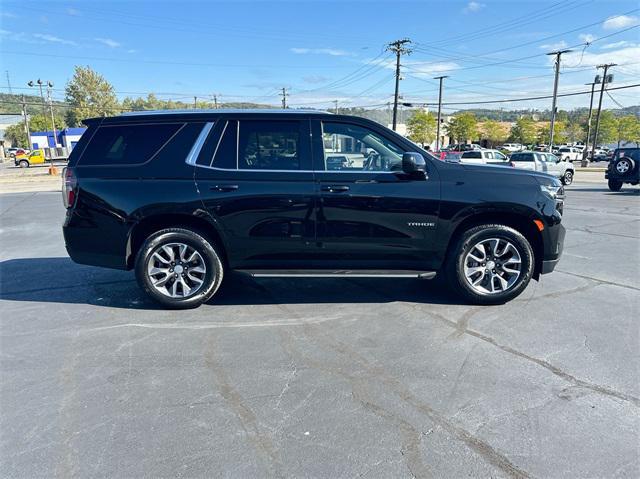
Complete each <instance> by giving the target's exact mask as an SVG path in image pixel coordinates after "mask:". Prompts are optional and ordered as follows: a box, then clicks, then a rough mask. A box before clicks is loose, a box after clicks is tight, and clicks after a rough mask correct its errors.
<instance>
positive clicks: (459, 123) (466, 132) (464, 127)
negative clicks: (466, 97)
mask: <svg viewBox="0 0 640 479" xmlns="http://www.w3.org/2000/svg"><path fill="white" fill-rule="evenodd" d="M447 133H448V134H449V136H451V137H452V138H453V139H454V140H455V141H457V142H462V141H467V140H474V139H475V138H476V137H477V136H478V120H477V119H476V116H475V115H474V114H473V113H469V112H465V113H459V114H457V115H456V116H455V117H453V118H452V119H451V121H450V122H449V124H448V125H447Z"/></svg>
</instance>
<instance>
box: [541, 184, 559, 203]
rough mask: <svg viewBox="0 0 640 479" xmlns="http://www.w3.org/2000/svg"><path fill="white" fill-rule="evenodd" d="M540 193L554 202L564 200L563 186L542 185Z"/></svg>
mask: <svg viewBox="0 0 640 479" xmlns="http://www.w3.org/2000/svg"><path fill="white" fill-rule="evenodd" d="M540 191H542V194H543V195H546V196H548V197H549V198H551V199H552V200H558V199H564V188H563V187H562V185H560V186H557V185H540Z"/></svg>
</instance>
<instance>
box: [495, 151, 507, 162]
mask: <svg viewBox="0 0 640 479" xmlns="http://www.w3.org/2000/svg"><path fill="white" fill-rule="evenodd" d="M493 154H494V156H495V157H496V160H503V161H505V160H506V159H507V157H506V156H504V155H503V154H502V153H500V152H499V151H496V152H494V153H493Z"/></svg>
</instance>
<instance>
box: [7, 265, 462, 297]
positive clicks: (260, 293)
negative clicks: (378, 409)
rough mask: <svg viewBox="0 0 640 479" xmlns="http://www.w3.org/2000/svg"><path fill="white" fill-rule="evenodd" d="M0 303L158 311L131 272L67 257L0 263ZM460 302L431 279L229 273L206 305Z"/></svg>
mask: <svg viewBox="0 0 640 479" xmlns="http://www.w3.org/2000/svg"><path fill="white" fill-rule="evenodd" d="M0 300H5V301H21V302H44V303H67V304H90V305H95V306H103V307H110V308H124V309H146V310H159V309H163V308H162V306H159V305H157V304H156V303H154V302H153V301H151V300H150V299H149V298H147V297H146V296H145V294H144V293H143V292H142V291H141V290H140V288H139V287H138V285H137V284H136V281H135V277H134V274H133V272H132V271H120V270H111V269H105V268H96V267H92V266H83V265H79V264H76V263H74V262H73V261H71V259H70V258H63V257H59V258H20V259H10V260H6V261H2V262H0ZM393 301H404V302H412V303H430V304H464V303H463V302H461V300H460V299H459V298H458V297H456V296H454V295H453V294H452V293H451V292H450V291H449V290H448V289H447V288H445V287H444V286H443V285H442V284H440V282H439V281H436V280H431V281H429V280H419V279H391V278H379V279H377V278H357V279H356V278H304V279H303V278H260V279H254V278H252V277H250V276H248V275H246V274H241V273H235V272H232V273H230V274H227V276H226V277H225V281H224V282H223V283H222V287H221V288H220V291H219V292H218V293H217V294H216V296H215V297H214V298H212V299H211V300H210V301H209V302H208V303H207V304H206V305H204V306H203V307H207V306H212V307H213V306H216V305H218V306H230V305H267V304H323V303H388V302H393Z"/></svg>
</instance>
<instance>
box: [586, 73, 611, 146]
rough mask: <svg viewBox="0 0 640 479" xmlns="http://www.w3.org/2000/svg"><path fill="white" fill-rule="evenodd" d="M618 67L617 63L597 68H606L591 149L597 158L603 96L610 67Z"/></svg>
mask: <svg viewBox="0 0 640 479" xmlns="http://www.w3.org/2000/svg"><path fill="white" fill-rule="evenodd" d="M614 66H616V64H615V63H607V64H605V65H598V66H597V67H596V68H598V69H600V68H604V72H603V74H602V83H601V85H600V99H599V100H598V113H597V115H596V129H595V131H594V132H593V146H592V148H591V155H592V156H595V154H596V145H597V144H598V130H599V129H600V111H601V110H602V95H603V94H604V86H605V84H607V83H609V78H607V71H608V70H609V68H610V67H614Z"/></svg>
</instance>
